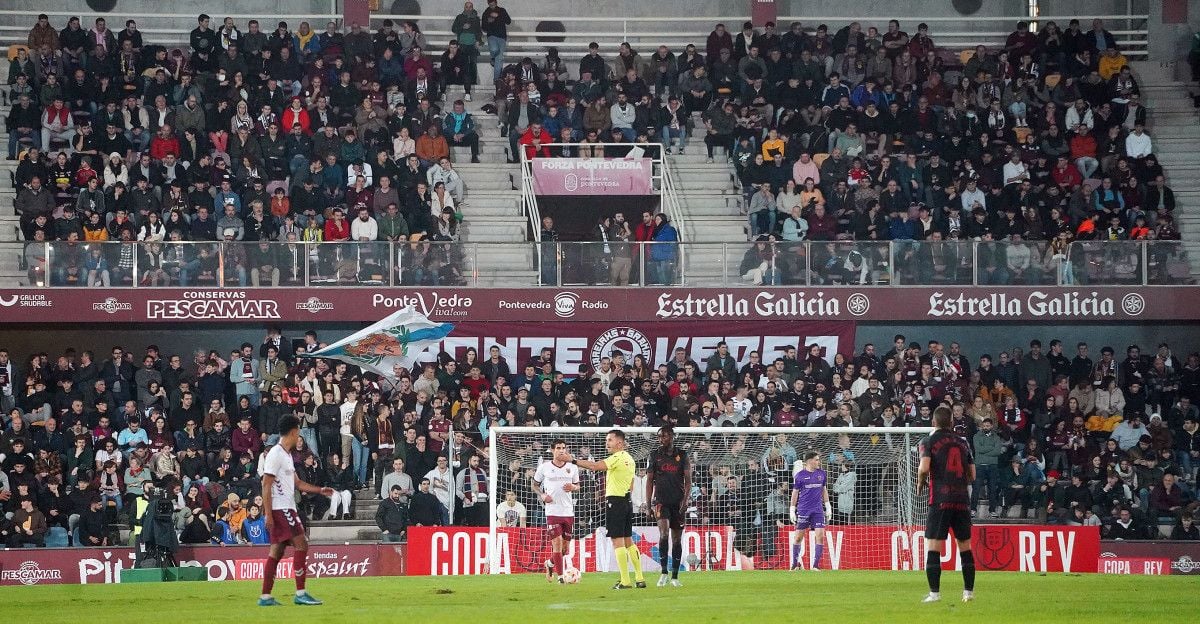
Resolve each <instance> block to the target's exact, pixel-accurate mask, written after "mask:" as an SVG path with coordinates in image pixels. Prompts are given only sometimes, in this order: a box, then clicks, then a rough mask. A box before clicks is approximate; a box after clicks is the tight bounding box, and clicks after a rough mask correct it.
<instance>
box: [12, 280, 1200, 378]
mask: <svg viewBox="0 0 1200 624" xmlns="http://www.w3.org/2000/svg"><path fill="white" fill-rule="evenodd" d="M409 303H411V304H412V305H414V306H415V307H416V308H417V309H418V310H419V311H421V312H423V313H425V314H427V315H428V316H429V317H430V318H431V319H433V320H437V321H445V322H452V323H456V324H459V325H460V327H459V329H458V330H457V331H456V333H455V334H454V336H455V338H456V339H457V338H460V337H461V338H468V339H470V340H468V341H459V340H451V341H450V342H448V343H447V345H442V346H443V347H446V346H450V347H454V348H456V349H465V348H466V346H470V345H472V344H474V345H475V346H477V348H478V347H480V346H484V345H483V343H484V342H488V343H489V344H490V339H491V338H495V339H497V340H502V341H503V342H504V343H505V345H506V346H505V348H506V349H511V351H510V352H509V353H508V354H507V355H506V357H510V361H512V360H513V359H515V358H514V357H513V356H516V355H518V352H517V351H516V350H517V349H523V350H529V349H534V348H537V349H540V348H541V346H550V347H551V348H555V349H556V351H557V350H560V349H561V351H562V361H560V362H559V365H560V370H564V371H573V370H575V367H576V366H577V365H578V364H579V363H581V362H586V361H588V358H590V357H591V352H592V351H593V350H595V349H596V348H597V346H599V350H600V351H604V350H605V349H611V348H619V347H618V345H621V346H622V347H623V350H625V351H626V352H633V351H635V347H636V348H639V349H643V351H642V352H646V351H645V350H646V349H648V350H649V353H650V355H651V358H650V359H652V360H656V361H661V360H665V359H666V358H667V357H668V355H667V353H666V352H669V351H670V350H673V348H674V347H675V346H683V347H685V348H687V349H688V350H689V355H691V357H693V358H694V359H697V360H701V359H703V358H704V357H707V355H708V354H709V353H710V352H711V351H712V350H713V349H715V347H716V341H717V340H719V339H722V338H728V339H729V340H730V343H731V345H733V346H734V347H735V357H737V358H739V360H744V359H745V357H744V356H745V351H748V350H750V349H760V350H765V351H774V350H777V349H778V348H780V346H781V345H782V344H783V343H782V342H781V341H780V340H777V338H781V337H788V338H789V339H790V342H791V343H792V344H796V340H797V339H804V340H805V341H807V342H812V341H815V342H818V343H820V344H822V345H823V346H825V347H826V348H827V354H832V353H835V352H838V351H841V352H844V353H845V352H850V351H851V350H852V349H853V350H854V352H858V351H859V350H860V349H861V347H862V345H863V344H865V343H866V342H873V343H875V344H876V345H877V346H880V347H881V348H884V350H886V348H890V347H889V345H890V344H891V342H892V337H893V335H894V334H897V333H901V334H904V335H905V336H906V337H907V338H908V339H909V340H910V341H911V340H915V341H918V342H922V343H924V342H925V341H927V340H929V339H934V338H936V339H939V340H948V339H953V340H957V341H959V342H960V343H961V344H962V345H963V349H964V351H965V352H967V354H968V355H969V356H971V357H972V359H974V358H977V357H978V356H979V355H980V354H982V353H986V352H992V353H995V352H996V351H998V350H1000V349H1007V348H1011V347H1013V346H1025V345H1027V344H1028V341H1029V340H1030V339H1032V338H1039V339H1042V340H1047V339H1049V338H1059V339H1061V340H1063V341H1064V342H1065V343H1066V345H1067V347H1066V350H1067V351H1068V353H1069V354H1073V352H1074V344H1075V343H1076V342H1078V341H1087V342H1089V343H1090V344H1091V345H1092V347H1093V353H1094V354H1098V353H1099V347H1100V346H1103V345H1105V344H1108V345H1111V346H1113V347H1114V348H1116V349H1118V351H1121V350H1122V349H1123V347H1125V346H1126V345H1129V344H1138V345H1140V346H1142V347H1143V348H1147V347H1150V346H1152V345H1157V344H1158V343H1160V342H1169V343H1170V344H1172V345H1174V346H1176V347H1182V346H1184V345H1194V344H1200V324H1197V323H1196V322H1195V321H1197V320H1198V315H1200V289H1197V288H1194V287H1184V288H1171V287H1150V288H1141V289H1130V288H1117V287H1111V288H1097V289H1082V288H1081V289H1045V290H1039V289H1030V288H979V289H973V288H916V287H913V288H907V287H906V288H896V289H882V288H880V289H848V288H836V287H835V288H807V289H787V288H778V289H743V288H730V289H703V288H696V289H686V288H674V289H655V288H639V289H612V288H583V289H573V290H567V289H562V290H555V289H549V288H546V289H525V290H520V291H512V290H495V289H449V290H447V289H376V288H326V289H319V290H302V289H269V288H268V289H224V290H203V289H134V290H99V289H96V290H89V289H72V290H68V289H50V290H45V291H41V292H38V293H33V292H32V291H16V290H14V291H0V318H3V319H4V320H5V321H6V322H5V324H4V325H3V326H0V346H3V347H5V348H8V349H10V350H11V351H12V352H13V353H30V352H38V351H46V352H47V353H56V352H61V351H63V350H65V349H67V348H75V349H77V350H79V349H91V350H93V351H96V352H98V353H99V352H103V351H104V350H107V349H108V348H109V347H111V346H112V345H114V344H121V345H125V346H127V347H129V348H131V349H136V348H140V347H143V346H145V345H148V344H159V345H163V346H164V347H165V348H167V349H168V350H170V351H171V352H175V353H180V354H184V355H186V354H187V353H188V352H189V351H191V350H192V349H208V348H211V347H213V346H214V345H215V346H218V347H220V348H232V347H233V346H236V345H237V344H240V343H242V342H250V343H251V344H259V343H260V342H261V341H262V337H263V329H264V327H265V326H267V325H278V326H280V327H282V328H283V330H284V335H285V336H288V337H290V338H292V339H299V338H301V337H302V335H303V332H304V331H306V330H309V329H314V330H317V331H318V332H319V334H320V338H321V340H323V341H329V342H332V341H334V340H337V339H340V338H342V337H344V336H346V335H348V334H350V333H352V332H353V331H356V330H358V329H361V328H362V327H363V326H364V325H365V324H368V323H372V322H375V321H377V320H379V319H380V318H382V317H384V316H386V315H387V314H388V313H390V312H391V311H393V310H395V309H397V308H399V307H403V306H404V305H406V304H409ZM134 325H136V327H137V328H138V329H137V333H136V335H133V334H131V330H130V328H131V327H132V326H134ZM617 328H627V329H629V330H630V331H626V332H618V333H616V334H612V333H609V332H610V330H613V329H617ZM30 329H37V330H41V331H29V330H30ZM602 337H603V340H601V338H602ZM735 338H736V339H737V340H736V341H735V340H734V339H735ZM681 340H682V341H683V342H682V343H681V342H680V341H681ZM471 341H473V342H471ZM598 343H601V344H599V345H598ZM484 348H486V347H484ZM451 350H453V349H451ZM585 351H586V353H585Z"/></svg>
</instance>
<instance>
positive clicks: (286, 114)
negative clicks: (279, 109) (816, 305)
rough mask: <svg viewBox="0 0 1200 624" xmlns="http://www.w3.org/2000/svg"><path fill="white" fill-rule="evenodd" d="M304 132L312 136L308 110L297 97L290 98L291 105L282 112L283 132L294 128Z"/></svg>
mask: <svg viewBox="0 0 1200 624" xmlns="http://www.w3.org/2000/svg"><path fill="white" fill-rule="evenodd" d="M297 124H298V125H299V126H300V129H301V130H303V131H304V134H312V123H311V122H310V121H309V117H308V109H306V108H304V102H303V101H302V100H301V99H300V98H299V97H294V98H292V105H291V106H289V107H288V108H286V109H284V111H283V125H282V126H281V127H282V128H283V129H284V130H287V131H289V132H290V131H291V129H292V128H293V127H294V126H296V125H297Z"/></svg>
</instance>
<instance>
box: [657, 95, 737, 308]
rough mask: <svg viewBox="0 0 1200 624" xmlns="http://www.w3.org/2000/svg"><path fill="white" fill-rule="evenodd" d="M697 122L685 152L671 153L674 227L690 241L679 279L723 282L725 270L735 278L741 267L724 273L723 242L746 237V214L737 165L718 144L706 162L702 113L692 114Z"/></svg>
mask: <svg viewBox="0 0 1200 624" xmlns="http://www.w3.org/2000/svg"><path fill="white" fill-rule="evenodd" d="M693 121H694V122H695V126H696V127H695V129H694V130H693V131H692V135H691V137H690V139H689V141H688V149H687V153H686V154H678V153H676V154H675V155H673V156H668V157H667V158H668V165H669V166H670V167H671V173H672V175H673V176H674V181H675V188H676V190H677V192H678V200H679V209H680V214H679V220H680V223H677V224H676V227H677V228H678V229H679V234H680V237H681V238H682V239H683V241H684V242H685V243H686V245H685V246H684V248H683V255H682V265H683V266H682V267H681V275H680V278H681V280H682V282H683V283H684V284H689V285H721V284H725V283H727V281H726V274H727V273H728V275H729V276H732V275H733V273H734V272H735V271H736V270H737V267H736V266H734V267H733V268H732V269H729V270H728V271H726V269H725V265H726V258H725V245H724V244H725V243H735V244H736V243H738V242H741V241H744V240H745V239H746V231H745V230H746V228H745V225H746V217H744V216H742V209H743V207H742V204H743V201H742V194H741V191H740V190H738V187H737V179H736V176H735V174H734V169H733V165H732V164H731V163H729V162H728V161H727V160H726V158H727V157H728V150H727V149H726V148H724V147H719V146H718V147H715V148H714V149H713V158H714V162H712V163H708V162H706V159H707V156H706V151H705V147H704V136H705V134H706V133H707V131H706V130H705V129H704V124H703V122H702V121H701V119H700V114H699V113H693ZM731 255H733V253H732V252H731ZM738 261H740V256H739V258H738Z"/></svg>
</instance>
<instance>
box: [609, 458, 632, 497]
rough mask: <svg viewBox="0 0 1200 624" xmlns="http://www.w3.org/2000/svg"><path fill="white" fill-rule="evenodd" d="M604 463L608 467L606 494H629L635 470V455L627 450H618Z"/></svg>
mask: <svg viewBox="0 0 1200 624" xmlns="http://www.w3.org/2000/svg"><path fill="white" fill-rule="evenodd" d="M604 465H605V466H606V467H607V468H608V478H607V479H606V482H605V486H604V495H605V496H628V495H629V490H630V488H632V487H633V473H634V472H635V468H634V464H633V457H632V456H631V455H630V454H629V453H628V452H626V451H617V452H616V453H613V454H612V455H609V456H608V459H605V460H604Z"/></svg>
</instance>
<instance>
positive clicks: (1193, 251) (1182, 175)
mask: <svg viewBox="0 0 1200 624" xmlns="http://www.w3.org/2000/svg"><path fill="white" fill-rule="evenodd" d="M1131 66H1132V68H1133V71H1134V75H1135V76H1136V77H1137V79H1138V81H1139V83H1140V87H1141V91H1142V101H1143V103H1144V104H1145V105H1146V106H1147V108H1148V110H1149V113H1148V116H1147V119H1148V124H1149V133H1150V136H1151V138H1152V140H1153V143H1154V154H1155V155H1156V156H1158V161H1159V163H1161V164H1162V167H1163V170H1164V171H1165V172H1166V177H1167V186H1169V187H1170V188H1171V189H1172V190H1174V191H1175V221H1176V223H1177V224H1178V227H1179V231H1180V232H1181V233H1182V234H1183V239H1184V240H1183V245H1184V249H1185V250H1187V255H1188V260H1189V262H1190V264H1191V274H1192V278H1193V279H1197V278H1200V236H1198V234H1200V210H1198V209H1197V206H1200V156H1197V153H1196V144H1197V142H1200V113H1198V111H1197V109H1196V108H1195V107H1194V106H1193V105H1192V98H1190V97H1188V92H1189V91H1192V92H1196V91H1197V88H1196V85H1194V84H1191V83H1189V82H1183V81H1180V80H1179V79H1178V77H1177V72H1176V68H1175V67H1174V64H1166V65H1164V64H1161V63H1158V62H1152V61H1140V62H1134V63H1132V64H1131Z"/></svg>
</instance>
